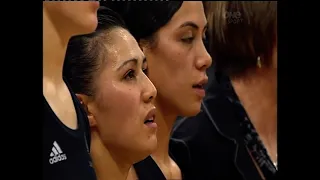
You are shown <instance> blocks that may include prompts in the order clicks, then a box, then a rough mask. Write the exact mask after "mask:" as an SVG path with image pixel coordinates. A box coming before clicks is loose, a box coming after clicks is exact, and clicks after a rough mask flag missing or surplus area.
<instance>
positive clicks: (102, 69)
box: [63, 8, 157, 180]
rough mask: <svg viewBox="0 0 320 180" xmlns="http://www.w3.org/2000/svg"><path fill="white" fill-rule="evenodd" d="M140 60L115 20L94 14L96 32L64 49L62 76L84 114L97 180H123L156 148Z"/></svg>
mask: <svg viewBox="0 0 320 180" xmlns="http://www.w3.org/2000/svg"><path fill="white" fill-rule="evenodd" d="M147 72H148V68H147V64H146V60H145V56H144V54H143V53H142V51H141V49H140V48H139V46H138V43H137V41H136V40H135V39H134V37H133V36H132V35H131V34H130V33H129V31H128V30H126V28H125V25H124V23H123V21H122V20H121V18H120V17H119V15H117V14H116V13H114V12H113V11H111V10H110V9H107V8H101V9H99V11H98V27H97V29H96V31H95V32H94V33H91V34H89V35H82V36H75V37H73V38H72V39H71V40H70V42H69V45H68V49H67V54H66V60H65V64H64V69H63V74H64V76H65V77H66V79H67V81H68V82H69V83H70V86H71V87H72V89H73V91H74V92H75V93H76V95H77V97H78V98H79V100H80V102H81V104H82V105H83V107H84V109H85V110H86V113H87V116H88V119H89V124H90V128H91V157H92V160H93V167H94V168H95V171H96V174H97V177H98V179H99V180H109V179H110V180H114V179H116V180H125V179H126V178H127V175H128V172H129V169H130V167H131V166H132V165H133V164H134V163H136V162H138V161H140V160H143V159H144V158H146V157H147V156H148V155H150V154H151V152H153V151H154V150H155V149H156V147H157V137H156V130H157V124H155V123H154V116H155V106H154V105H153V104H152V100H153V99H154V98H155V97H156V94H157V91H156V89H155V87H154V86H153V84H152V83H151V82H150V80H149V79H148V77H147V76H146V73H147Z"/></svg>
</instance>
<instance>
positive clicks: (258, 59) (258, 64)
mask: <svg viewBox="0 0 320 180" xmlns="http://www.w3.org/2000/svg"><path fill="white" fill-rule="evenodd" d="M257 66H258V68H261V66H262V65H261V58H260V56H258V57H257Z"/></svg>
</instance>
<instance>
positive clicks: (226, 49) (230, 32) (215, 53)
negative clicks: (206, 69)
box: [206, 1, 277, 77]
mask: <svg viewBox="0 0 320 180" xmlns="http://www.w3.org/2000/svg"><path fill="white" fill-rule="evenodd" d="M206 3H207V4H206V5H207V6H208V8H209V9H208V11H207V18H208V23H209V33H210V48H209V51H210V53H211V55H212V57H213V59H214V62H215V67H216V71H218V72H221V73H223V74H225V75H227V76H229V77H242V76H244V75H245V74H247V73H249V72H250V70H252V69H255V68H256V67H257V58H258V57H261V61H260V62H261V64H262V66H270V65H271V64H272V62H271V58H270V56H271V55H272V50H273V47H274V45H275V44H276V41H277V2H276V1H223V2H222V1H219V2H218V1H216V2H206Z"/></svg>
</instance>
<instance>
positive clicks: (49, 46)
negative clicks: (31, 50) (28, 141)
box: [42, 1, 99, 180]
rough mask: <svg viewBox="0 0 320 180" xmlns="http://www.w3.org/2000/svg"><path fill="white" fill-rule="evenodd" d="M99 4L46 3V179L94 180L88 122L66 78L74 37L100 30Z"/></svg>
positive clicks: (44, 169) (44, 156)
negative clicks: (66, 60) (69, 46)
mask: <svg viewBox="0 0 320 180" xmlns="http://www.w3.org/2000/svg"><path fill="white" fill-rule="evenodd" d="M98 7H99V2H48V1H46V2H43V97H44V98H43V102H44V120H43V123H42V131H43V133H42V137H43V138H42V160H43V162H42V167H43V171H44V172H43V178H42V179H44V180H49V179H52V180H65V179H66V180H67V179H68V180H70V179H77V180H82V179H83V180H94V179H96V177H95V173H94V170H93V168H92V167H91V166H90V162H91V159H90V156H89V154H88V151H89V148H88V144H89V143H88V141H86V140H87V139H89V137H90V134H89V132H88V119H87V117H86V116H85V115H84V112H83V110H82V109H81V106H80V104H79V102H78V101H77V99H76V97H75V95H74V93H73V92H72V91H70V90H69V88H68V86H67V84H66V83H65V81H64V79H63V78H62V68H63V62H64V57H65V53H66V49H67V43H68V41H69V39H70V38H71V36H74V35H79V34H86V33H91V32H93V31H94V30H95V28H96V27H97V10H98Z"/></svg>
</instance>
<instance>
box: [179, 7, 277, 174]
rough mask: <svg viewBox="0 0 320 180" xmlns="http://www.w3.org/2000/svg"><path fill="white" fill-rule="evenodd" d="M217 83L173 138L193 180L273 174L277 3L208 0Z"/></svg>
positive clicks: (275, 116)
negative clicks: (184, 150)
mask: <svg viewBox="0 0 320 180" xmlns="http://www.w3.org/2000/svg"><path fill="white" fill-rule="evenodd" d="M208 4H210V6H211V8H212V9H211V11H209V12H210V14H209V15H208V21H209V22H210V24H211V25H212V27H211V28H210V31H209V32H211V33H212V38H211V40H212V44H211V45H212V46H211V48H210V50H211V51H212V55H213V58H214V59H215V68H216V69H215V70H216V77H215V78H216V79H215V80H216V82H215V83H214V84H212V85H211V87H210V88H209V89H208V92H209V95H208V96H207V97H206V98H205V100H204V102H203V111H202V112H201V113H199V114H198V115H197V116H195V117H192V118H186V119H183V120H180V121H179V123H177V124H176V127H175V130H174V132H173V137H175V138H178V139H181V140H183V141H184V142H185V143H186V144H187V146H188V150H189V153H190V156H191V163H190V162H186V163H188V164H191V166H189V170H190V173H191V174H192V176H191V177H192V179H225V180H229V179H246V180H257V179H273V178H274V177H275V175H276V172H277V2H276V1H259V2H256V1H252V2H243V1H228V2H227V1H226V2H208Z"/></svg>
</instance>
